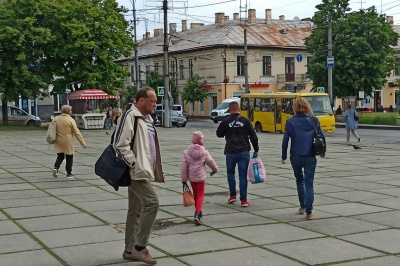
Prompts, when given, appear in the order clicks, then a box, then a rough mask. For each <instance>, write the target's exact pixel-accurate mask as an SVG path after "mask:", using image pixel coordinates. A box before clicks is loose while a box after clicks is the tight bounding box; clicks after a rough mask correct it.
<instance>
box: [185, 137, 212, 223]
mask: <svg viewBox="0 0 400 266" xmlns="http://www.w3.org/2000/svg"><path fill="white" fill-rule="evenodd" d="M192 143H193V144H192V145H190V146H189V147H188V148H187V149H186V150H185V151H184V152H183V157H182V164H181V179H182V182H184V183H185V182H187V181H188V180H189V181H190V185H191V186H192V190H193V196H194V201H195V208H196V210H195V213H194V223H195V224H196V225H201V221H200V218H201V217H202V216H203V212H202V208H203V201H204V190H205V184H206V178H207V172H206V168H205V165H206V164H207V165H208V166H209V167H210V168H211V170H212V171H213V172H218V166H217V164H216V163H215V161H214V159H213V158H212V157H211V155H210V154H209V153H208V151H207V150H206V149H205V148H204V146H203V133H201V132H200V131H195V132H193V135H192Z"/></svg>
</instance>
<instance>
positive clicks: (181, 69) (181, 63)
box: [179, 60, 185, 79]
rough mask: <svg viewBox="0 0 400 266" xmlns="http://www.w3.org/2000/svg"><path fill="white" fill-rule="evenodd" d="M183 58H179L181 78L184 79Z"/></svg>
mask: <svg viewBox="0 0 400 266" xmlns="http://www.w3.org/2000/svg"><path fill="white" fill-rule="evenodd" d="M183 69H184V68H183V60H179V78H180V79H184V78H185V77H184V75H183Z"/></svg>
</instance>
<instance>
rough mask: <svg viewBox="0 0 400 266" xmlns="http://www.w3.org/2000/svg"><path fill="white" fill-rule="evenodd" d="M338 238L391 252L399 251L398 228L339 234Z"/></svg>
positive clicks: (399, 231) (399, 235)
mask: <svg viewBox="0 0 400 266" xmlns="http://www.w3.org/2000/svg"><path fill="white" fill-rule="evenodd" d="M340 238H341V239H345V240H348V241H351V242H353V243H358V244H360V245H363V246H366V247H371V248H374V249H377V250H382V251H384V252H388V253H392V254H396V253H399V252H400V245H399V243H400V230H398V229H388V230H381V231H374V232H368V233H361V234H354V235H348V236H341V237H340Z"/></svg>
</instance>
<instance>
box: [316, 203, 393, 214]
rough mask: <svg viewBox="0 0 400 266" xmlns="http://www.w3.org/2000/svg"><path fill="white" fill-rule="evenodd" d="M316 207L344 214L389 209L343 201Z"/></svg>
mask: <svg viewBox="0 0 400 266" xmlns="http://www.w3.org/2000/svg"><path fill="white" fill-rule="evenodd" d="M314 209H315V210H321V211H325V212H330V213H333V214H337V215H342V216H350V215H357V214H365V213H374V212H381V211H388V209H386V208H381V207H375V206H371V205H366V204H361V203H341V204H332V205H321V206H316V207H314Z"/></svg>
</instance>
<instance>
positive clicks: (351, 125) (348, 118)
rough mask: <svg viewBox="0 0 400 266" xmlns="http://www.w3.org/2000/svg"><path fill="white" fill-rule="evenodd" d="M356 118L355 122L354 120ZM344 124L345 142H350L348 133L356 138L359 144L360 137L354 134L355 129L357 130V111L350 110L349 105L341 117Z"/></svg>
mask: <svg viewBox="0 0 400 266" xmlns="http://www.w3.org/2000/svg"><path fill="white" fill-rule="evenodd" d="M356 117H357V120H356ZM343 119H344V122H345V123H346V138H347V142H349V141H350V131H351V133H352V134H353V135H354V137H356V138H357V140H358V142H360V137H359V136H358V134H357V132H356V128H358V114H357V111H356V110H354V109H352V108H351V104H348V105H347V110H346V111H345V112H344V116H343Z"/></svg>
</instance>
